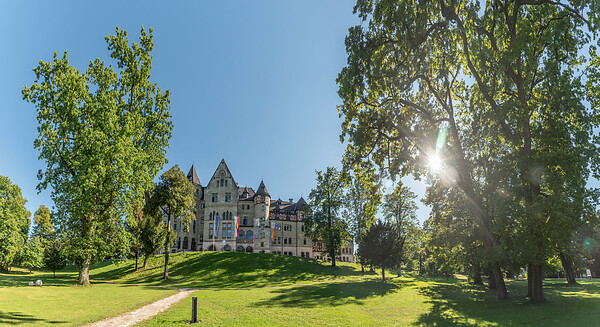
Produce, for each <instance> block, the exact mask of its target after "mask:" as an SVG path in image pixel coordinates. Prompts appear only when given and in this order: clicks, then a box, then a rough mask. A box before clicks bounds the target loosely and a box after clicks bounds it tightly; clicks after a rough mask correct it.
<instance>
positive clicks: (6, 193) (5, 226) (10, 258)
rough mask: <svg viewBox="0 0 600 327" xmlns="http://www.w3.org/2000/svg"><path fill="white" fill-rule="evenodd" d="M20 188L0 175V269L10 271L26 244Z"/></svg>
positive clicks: (26, 214) (25, 216)
mask: <svg viewBox="0 0 600 327" xmlns="http://www.w3.org/2000/svg"><path fill="white" fill-rule="evenodd" d="M26 202H27V200H25V199H23V195H22V194H21V188H19V186H17V185H16V184H13V183H12V182H11V181H10V179H9V178H8V177H5V176H1V175H0V269H3V270H10V268H11V266H12V265H13V264H14V263H15V260H17V259H18V256H19V253H20V252H21V250H22V249H23V248H24V247H25V244H26V242H27V232H28V231H29V216H31V213H30V212H29V211H27V209H26V208H25V203H26Z"/></svg>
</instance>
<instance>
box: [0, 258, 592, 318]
mask: <svg viewBox="0 0 600 327" xmlns="http://www.w3.org/2000/svg"><path fill="white" fill-rule="evenodd" d="M171 259H172V260H171V265H170V269H169V270H170V275H171V279H169V280H168V281H163V280H161V279H160V277H161V275H162V266H161V263H162V262H163V261H162V257H160V256H157V257H154V258H151V260H149V262H148V265H147V267H146V268H143V269H140V270H138V271H137V272H134V271H133V267H134V262H133V260H123V261H118V262H105V263H101V264H98V265H96V266H94V268H93V270H92V279H93V284H92V286H91V287H77V286H75V279H76V272H74V271H63V272H60V273H57V278H52V274H51V273H47V272H34V273H32V274H30V273H28V272H26V271H25V270H20V269H17V270H15V271H14V272H12V273H10V274H8V273H2V274H0V303H2V306H1V307H0V325H23V326H39V325H56V326H77V325H82V324H85V323H88V322H93V321H97V320H101V319H103V318H106V317H111V316H116V315H119V314H121V313H124V312H127V311H131V310H133V309H135V308H138V307H140V306H143V305H144V304H147V303H150V302H153V301H155V300H157V299H159V298H163V297H166V296H169V295H171V294H173V293H174V292H176V291H175V290H170V289H165V288H157V287H154V286H173V287H194V288H203V289H199V290H197V291H196V292H195V293H194V294H193V296H195V297H197V298H198V318H199V320H200V321H201V322H202V324H201V325H202V326H236V325H247V326H264V325H267V326H269V325H270V326H275V325H276V326H282V325H283V326H306V325H313V326H314V325H329V326H376V325H400V326H410V325H417V326H567V325H569V326H594V325H597V322H598V321H600V310H598V308H600V282H599V281H597V280H581V281H580V285H578V286H567V285H566V284H565V282H564V281H563V280H546V281H545V292H546V297H547V299H548V301H547V302H546V303H542V304H531V303H529V301H528V299H527V298H526V297H525V295H526V292H527V282H526V281H514V280H513V281H508V283H507V284H508V288H509V291H510V295H511V297H510V299H508V300H497V299H496V298H495V293H494V292H492V291H489V290H488V289H487V288H486V287H484V286H475V285H470V284H468V283H467V282H466V280H465V279H462V278H428V277H418V276H411V275H410V274H408V275H406V276H403V277H395V275H394V274H393V273H392V272H391V271H390V272H388V273H386V275H388V274H389V276H394V277H393V278H390V279H389V280H388V282H387V283H383V282H381V278H380V275H378V274H374V273H364V274H363V273H361V272H360V267H359V266H358V265H354V264H347V263H342V264H340V266H339V267H338V268H336V269H332V267H331V266H330V264H329V263H325V262H321V261H317V260H314V259H305V258H297V257H288V256H280V255H269V254H258V253H254V254H250V253H233V252H211V253H185V254H177V255H173V256H172V257H171ZM378 272H379V271H378ZM36 279H42V280H43V281H44V286H43V287H29V286H27V283H28V282H29V281H35V280H36ZM108 282H110V283H108ZM191 301H192V299H191V297H188V298H186V299H185V300H183V301H181V302H180V303H179V304H176V305H175V306H173V307H171V308H170V309H169V310H167V311H165V312H163V313H161V314H159V315H158V316H156V317H155V318H153V319H151V320H148V321H146V322H144V323H142V325H143V326H171V325H184V324H185V323H187V322H188V321H189V320H190V317H191Z"/></svg>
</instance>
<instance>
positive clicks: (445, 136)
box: [337, 0, 600, 300]
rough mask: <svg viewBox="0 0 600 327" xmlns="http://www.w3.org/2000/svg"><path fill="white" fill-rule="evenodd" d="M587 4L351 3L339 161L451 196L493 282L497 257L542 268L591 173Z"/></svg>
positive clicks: (593, 146) (594, 63) (592, 87)
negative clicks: (428, 182) (459, 202)
mask: <svg viewBox="0 0 600 327" xmlns="http://www.w3.org/2000/svg"><path fill="white" fill-rule="evenodd" d="M597 10H598V6H597V5H596V4H595V2H593V1H564V2H547V1H538V2H535V3H534V2H523V1H507V2H505V3H503V4H499V3H497V2H495V1H487V2H484V3H480V2H478V1H465V2H450V3H448V2H446V1H432V2H422V3H419V4H418V5H416V4H415V3H414V2H412V1H391V0H376V1H371V0H358V1H357V4H356V6H355V12H356V13H358V15H359V17H360V18H361V19H362V20H363V21H365V23H364V24H362V25H359V26H356V27H353V28H351V29H350V30H349V34H348V36H347V37H346V49H347V52H348V65H347V67H345V68H343V69H342V71H341V72H340V74H339V76H338V79H337V82H338V84H339V85H340V88H339V92H338V93H339V95H340V98H341V99H342V101H343V104H342V105H341V106H340V107H339V111H340V115H341V116H342V117H343V118H344V122H343V123H342V135H341V137H342V140H345V141H348V147H347V150H346V154H345V157H346V161H348V162H350V163H352V164H353V165H363V164H364V162H372V163H374V164H376V165H377V166H378V167H379V169H380V171H381V172H380V175H381V176H385V175H390V176H396V175H405V174H409V173H412V174H413V175H415V176H417V177H419V176H420V175H422V174H428V175H429V176H430V177H431V179H433V180H437V181H439V183H436V185H437V186H438V187H440V186H443V187H450V188H454V189H457V190H459V191H460V192H461V193H462V194H463V195H464V196H465V198H466V199H467V202H466V203H467V205H468V206H469V210H470V213H471V217H472V218H473V219H474V222H475V223H476V226H477V228H478V234H479V237H480V238H481V240H482V242H483V245H484V246H485V248H486V251H487V255H488V256H489V257H490V258H491V259H492V260H491V261H492V263H493V265H494V266H495V268H494V271H496V273H495V274H496V275H499V264H500V263H501V262H502V260H503V258H502V257H503V256H504V255H509V256H516V257H514V258H511V260H513V261H515V262H518V263H521V264H522V263H524V262H527V263H528V264H534V265H536V266H539V265H542V264H543V263H544V262H545V261H546V259H547V258H548V257H550V256H551V255H552V253H553V251H555V249H556V248H557V247H561V246H564V244H565V240H567V239H569V237H570V234H571V233H572V232H573V230H574V226H576V225H577V220H579V218H580V216H581V215H580V213H581V203H582V197H583V194H585V184H586V181H587V179H588V177H589V176H590V174H591V173H593V174H594V175H598V173H599V169H598V168H599V167H600V166H599V165H598V159H597V158H598V157H599V156H598V146H597V143H598V140H596V139H595V136H594V128H597V127H598V125H599V123H600V115H599V114H600V112H598V110H597V109H596V107H597V106H596V102H595V101H596V100H595V99H596V98H598V97H597V94H599V93H598V92H597V89H598V87H597V83H596V82H597V79H594V78H595V77H596V76H600V74H597V71H598V69H597V68H595V67H600V64H599V62H600V61H598V60H596V59H594V58H595V57H594V55H595V52H594V51H595V48H594V47H593V46H592V47H591V48H590V49H591V51H592V56H591V57H592V60H591V61H590V60H588V58H586V57H584V56H581V51H580V50H582V49H584V48H585V47H587V46H589V45H590V43H591V41H592V36H591V35H592V33H596V32H597V28H598V25H597V15H598V12H597ZM588 68H589V69H588ZM588 76H589V77H590V79H589V80H588V81H590V82H589V83H590V84H588V85H587V86H586V85H584V83H583V81H585V80H586V79H587V78H588ZM586 95H587V96H589V97H590V98H591V102H590V103H591V104H592V107H591V108H587V107H586V106H585V104H584V100H585V97H586ZM436 166H437V167H436ZM548 216H551V217H553V218H552V219H554V218H555V221H554V223H553V224H546V223H545V222H546V218H547V217H548ZM509 244H510V245H509ZM560 244H562V245H560ZM507 248H510V249H512V251H511V252H509V253H503V250H505V249H507ZM540 271H541V270H540ZM538 285H539V287H541V283H539V284H538ZM536 287H537V286H536ZM538 294H541V292H539V293H538ZM499 296H500V297H505V294H501V293H499ZM540 300H543V299H540Z"/></svg>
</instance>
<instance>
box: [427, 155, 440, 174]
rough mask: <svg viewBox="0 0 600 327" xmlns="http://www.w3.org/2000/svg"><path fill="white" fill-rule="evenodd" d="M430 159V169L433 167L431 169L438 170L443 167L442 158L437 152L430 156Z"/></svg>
mask: <svg viewBox="0 0 600 327" xmlns="http://www.w3.org/2000/svg"><path fill="white" fill-rule="evenodd" d="M428 160H429V169H431V171H433V172H438V171H440V170H441V169H442V164H443V162H442V158H440V156H438V155H437V154H434V155H431V156H429V158H428Z"/></svg>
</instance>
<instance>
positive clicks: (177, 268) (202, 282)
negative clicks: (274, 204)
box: [92, 252, 368, 288]
mask: <svg viewBox="0 0 600 327" xmlns="http://www.w3.org/2000/svg"><path fill="white" fill-rule="evenodd" d="M162 262H163V260H162V258H161V257H154V258H152V260H151V261H150V260H149V266H148V267H147V268H145V269H142V270H140V271H137V272H133V266H132V265H131V264H130V263H126V264H123V266H121V267H115V268H114V269H111V270H106V271H103V272H99V273H92V274H93V277H92V278H94V279H105V280H115V279H121V281H122V282H125V283H136V284H137V283H142V284H152V285H163V286H179V287H215V288H220V287H265V286H270V285H278V286H281V285H291V284H297V283H302V282H319V281H327V280H334V279H339V278H344V277H351V276H362V275H368V274H363V273H361V272H360V271H359V270H357V269H356V268H355V267H350V266H339V267H337V268H332V267H330V266H324V265H323V264H321V263H320V262H317V261H315V260H314V259H308V258H298V257H293V256H282V255H274V254H262V253H235V252H191V253H181V254H175V255H172V256H171V261H170V262H171V264H170V265H169V275H170V276H171V277H170V279H169V280H167V281H163V280H162V272H163V267H162V265H161V263H162Z"/></svg>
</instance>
